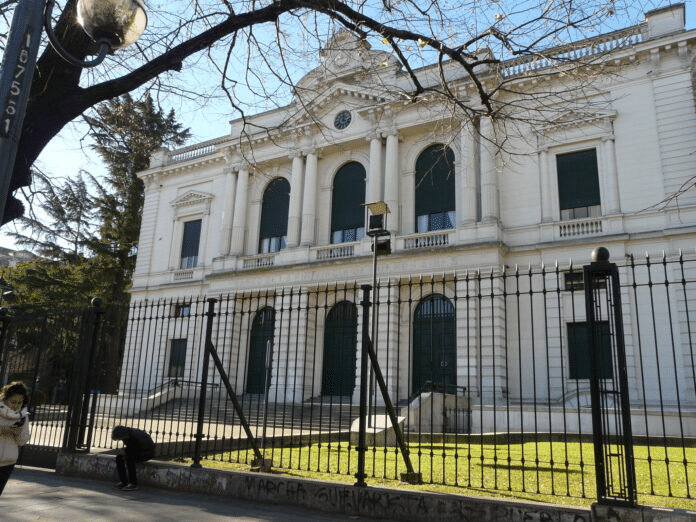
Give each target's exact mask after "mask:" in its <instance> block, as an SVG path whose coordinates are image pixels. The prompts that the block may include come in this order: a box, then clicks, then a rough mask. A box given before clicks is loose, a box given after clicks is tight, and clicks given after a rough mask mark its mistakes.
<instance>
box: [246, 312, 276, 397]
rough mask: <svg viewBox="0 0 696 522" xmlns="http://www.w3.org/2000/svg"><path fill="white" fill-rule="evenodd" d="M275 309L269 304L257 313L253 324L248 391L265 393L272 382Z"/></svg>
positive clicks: (248, 369) (248, 365)
mask: <svg viewBox="0 0 696 522" xmlns="http://www.w3.org/2000/svg"><path fill="white" fill-rule="evenodd" d="M274 335H275V310H274V309H273V308H271V307H270V306H267V307H265V308H263V309H261V310H259V311H258V312H257V313H256V316H255V317H254V322H253V323H252V325H251V339H250V341H249V361H248V363H247V380H246V392H247V393H254V394H264V393H266V390H267V389H268V387H269V386H270V384H271V363H272V361H273V337H274Z"/></svg>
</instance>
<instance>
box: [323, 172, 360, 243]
mask: <svg viewBox="0 0 696 522" xmlns="http://www.w3.org/2000/svg"><path fill="white" fill-rule="evenodd" d="M331 202H332V203H331V242H332V243H346V242H348V241H357V240H359V239H362V238H363V237H364V236H365V207H363V204H364V203H365V167H363V166H362V165H361V164H360V163H358V162H357V161H351V162H350V163H346V164H345V165H343V167H341V168H340V169H339V171H338V173H337V174H336V177H335V178H334V183H333V191H332V197H331Z"/></svg>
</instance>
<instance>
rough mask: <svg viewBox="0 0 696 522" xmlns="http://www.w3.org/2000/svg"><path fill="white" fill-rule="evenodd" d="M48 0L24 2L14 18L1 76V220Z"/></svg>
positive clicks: (16, 10)
mask: <svg viewBox="0 0 696 522" xmlns="http://www.w3.org/2000/svg"><path fill="white" fill-rule="evenodd" d="M43 8H44V0H20V2H19V3H18V4H17V7H16V8H15V12H14V15H13V17H12V26H11V27H10V32H9V36H8V39H7V46H6V47H5V52H4V56H3V60H2V74H1V75H0V104H1V105H0V110H1V111H2V112H1V113H0V220H1V219H2V217H3V215H4V213H5V204H6V202H7V198H8V196H9V190H10V180H11V179H12V173H13V171H14V166H15V158H16V156H17V146H18V144H19V139H20V137H21V133H22V125H23V123H24V114H25V112H26V108H27V101H28V99H29V91H30V90H31V80H32V78H33V76H34V68H35V66H36V56H37V55H38V52H39V43H40V42H41V32H42V29H43V27H42V19H43Z"/></svg>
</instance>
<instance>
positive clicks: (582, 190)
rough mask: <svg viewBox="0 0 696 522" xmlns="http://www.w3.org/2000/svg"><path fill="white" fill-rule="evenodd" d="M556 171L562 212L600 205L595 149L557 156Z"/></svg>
mask: <svg viewBox="0 0 696 522" xmlns="http://www.w3.org/2000/svg"><path fill="white" fill-rule="evenodd" d="M556 169H557V172H558V200H559V206H560V209H561V210H566V209H571V208H580V207H591V206H593V205H599V204H600V197H599V171H598V169H597V151H596V150H595V149H589V150H582V151H578V152H571V153H569V154H559V155H558V156H556Z"/></svg>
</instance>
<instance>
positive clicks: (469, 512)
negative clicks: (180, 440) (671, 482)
mask: <svg viewBox="0 0 696 522" xmlns="http://www.w3.org/2000/svg"><path fill="white" fill-rule="evenodd" d="M56 473H58V474H61V475H72V476H82V477H90V478H93V479H98V480H113V481H116V463H115V460H114V457H113V456H110V455H93V454H73V453H60V454H59V455H58V460H57V464H56ZM138 479H139V483H140V484H141V485H147V486H153V487H158V488H164V489H171V490H184V491H187V492H190V493H198V494H206V495H217V496H224V497H229V498H243V499H246V500H253V501H257V502H266V503H273V504H288V505H294V506H302V507H306V508H309V509H314V510H318V511H323V512H327V513H344V514H347V515H352V516H370V517H374V518H384V519H388V520H392V521H403V522H451V521H452V520H457V521H458V522H482V521H505V522H528V521H539V522H591V521H592V522H605V521H606V522H610V521H611V522H634V521H635V522H667V521H669V522H696V512H695V511H686V510H679V509H662V508H651V507H635V508H628V507H615V506H609V505H601V504H594V505H593V506H592V509H589V508H581V507H574V506H562V505H553V504H542V503H534V502H519V501H512V500H506V499H491V498H483V497H468V496H464V495H451V494H440V493H431V492H427V491H414V490H410V489H409V490H405V489H403V490H402V489H392V488H383V487H378V486H370V485H369V484H368V487H365V488H357V487H355V486H352V485H348V484H339V483H335V482H323V481H318V480H312V479H301V478H295V477H286V476H280V475H274V474H272V473H252V472H239V471H225V470H218V469H210V468H191V467H190V466H184V465H182V464H176V463H169V462H160V461H149V462H145V463H143V464H138Z"/></svg>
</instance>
